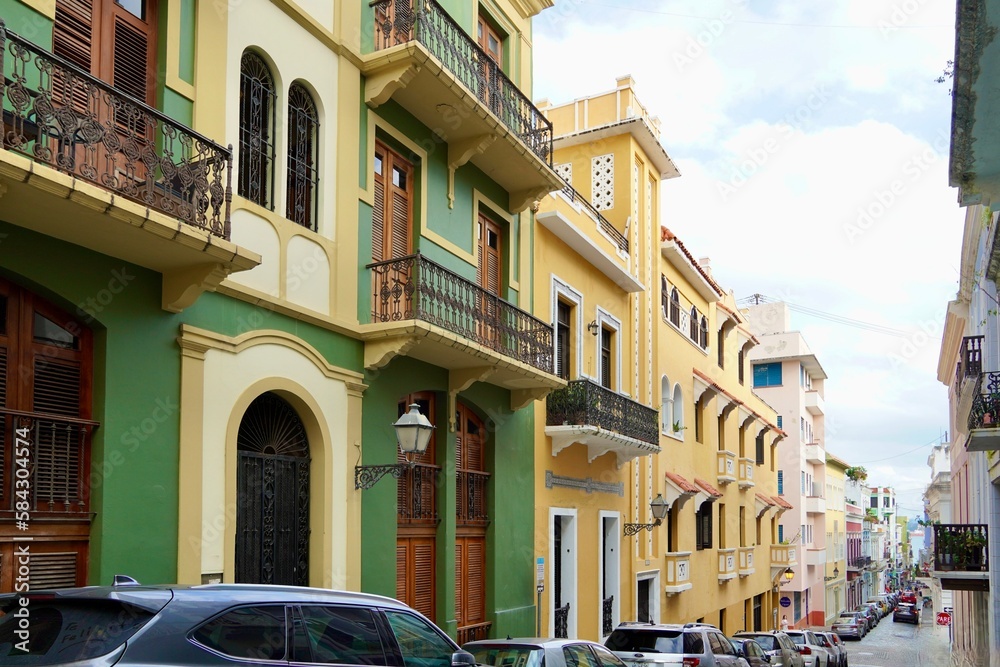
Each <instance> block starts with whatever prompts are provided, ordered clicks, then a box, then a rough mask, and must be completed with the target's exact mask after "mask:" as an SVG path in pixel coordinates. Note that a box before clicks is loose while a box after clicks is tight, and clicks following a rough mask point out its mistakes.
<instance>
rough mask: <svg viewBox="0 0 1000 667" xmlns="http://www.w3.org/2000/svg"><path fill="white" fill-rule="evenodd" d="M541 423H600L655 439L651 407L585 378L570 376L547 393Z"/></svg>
mask: <svg viewBox="0 0 1000 667" xmlns="http://www.w3.org/2000/svg"><path fill="white" fill-rule="evenodd" d="M545 423H546V424H547V425H549V426H559V425H560V424H574V425H580V426H582V425H594V426H600V427H601V428H603V429H607V430H608V431H612V432H614V433H618V434H620V435H625V436H628V437H630V438H635V439H636V440H640V441H642V442H646V443H649V444H652V445H655V444H658V443H659V416H658V412H657V411H656V410H655V409H653V408H650V407H647V406H645V405H643V404H642V403H639V402H637V401H633V400H632V399H631V398H628V397H627V396H622V395H621V394H619V393H617V392H614V391H611V390H610V389H606V388H605V387H602V386H601V385H599V384H597V383H596V382H593V381H591V380H587V379H581V380H572V381H570V383H569V384H568V385H567V386H566V387H564V388H562V389H558V390H556V391H553V392H552V393H550V394H549V395H548V397H547V399H546V420H545Z"/></svg>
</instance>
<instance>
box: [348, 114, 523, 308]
mask: <svg viewBox="0 0 1000 667" xmlns="http://www.w3.org/2000/svg"><path fill="white" fill-rule="evenodd" d="M375 113H376V114H378V116H379V117H381V118H382V119H383V120H385V121H386V122H387V123H388V124H390V125H391V126H392V127H393V128H395V129H396V130H398V131H400V132H402V133H403V134H405V135H406V137H407V138H409V139H410V140H411V141H413V142H415V143H416V144H417V145H418V146H420V147H421V148H422V149H423V150H424V151H426V153H427V160H426V163H422V162H421V159H420V156H419V155H415V154H413V151H412V150H410V149H407V148H406V147H405V146H403V145H402V144H399V143H397V142H396V141H394V140H393V139H392V138H391V137H389V136H386V135H382V134H379V135H377V136H378V138H379V139H381V140H382V141H384V142H385V143H386V144H387V145H389V146H390V148H393V149H394V150H397V151H399V152H400V154H401V155H402V156H403V157H404V158H406V159H408V160H410V161H412V162H413V163H414V166H415V167H416V169H417V172H418V173H417V174H416V175H415V178H414V180H415V182H416V183H418V184H419V183H420V182H421V175H422V174H424V173H426V176H427V192H426V193H422V192H420V191H419V189H418V190H417V191H416V200H415V202H414V209H413V210H414V230H415V231H416V230H418V229H419V225H420V220H419V214H420V210H421V207H420V204H421V197H424V196H426V199H427V228H428V229H429V230H430V231H432V232H434V233H435V234H437V235H438V236H440V237H442V238H446V239H448V241H450V242H451V243H454V244H455V245H457V246H458V247H459V248H461V249H462V250H464V251H465V252H468V253H470V254H471V255H473V256H475V254H476V239H475V233H476V229H475V224H474V222H473V221H474V220H475V216H476V212H475V200H474V199H473V191H474V190H478V191H479V192H480V193H481V194H482V195H483V196H485V197H486V198H488V199H489V200H490V201H493V202H496V203H497V204H498V206H500V207H502V206H505V205H506V204H507V201H508V199H509V193H508V192H507V191H506V190H504V189H503V188H502V187H501V186H500V185H498V184H497V183H496V181H493V180H492V179H490V178H489V177H487V176H486V174H484V173H483V172H482V171H481V170H480V169H479V168H478V167H476V166H475V165H473V164H472V163H471V162H470V163H467V164H465V165H464V166H462V167H460V168H459V169H458V170H457V171H456V172H455V202H454V207H453V208H449V200H448V163H447V160H448V145H447V144H446V143H445V142H443V141H442V140H441V139H440V137H438V136H437V135H436V134H435V133H434V132H432V131H431V130H430V129H429V128H428V127H427V126H426V125H424V124H422V123H421V122H419V121H418V120H417V119H415V118H414V117H413V116H412V115H411V114H410V113H408V112H407V111H406V110H405V109H403V108H402V107H401V106H399V105H398V104H397V103H396V102H394V101H389V102H387V103H385V104H383V105H382V106H380V107H379V108H378V109H377V110H376V111H375ZM366 127H367V124H366V123H363V124H362V128H363V129H364V128H366ZM368 129H369V131H370V128H368ZM364 143H365V142H362V145H364ZM363 163H364V165H365V166H364V169H365V170H367V169H371V168H372V158H371V156H367V155H365V156H363ZM365 174H366V175H367V171H366V172H365ZM487 212H488V213H490V214H491V218H492V219H493V220H494V221H495V222H498V223H500V225H501V226H502V228H503V229H504V231H505V235H504V240H503V249H502V250H503V256H504V291H503V292H502V294H501V296H503V298H505V299H507V300H508V301H511V302H513V303H516V302H517V300H518V298H517V292H516V291H515V290H512V289H510V281H511V280H514V281H519V280H520V273H521V271H520V267H519V266H518V265H517V264H516V262H515V265H514V275H510V267H511V262H510V253H511V251H514V253H515V259H516V258H517V252H516V242H517V239H518V238H519V235H520V233H521V229H520V226H519V218H518V216H514V215H511V214H510V213H509V212H508V211H506V210H504V209H493V208H490V209H488V210H487ZM359 215H360V218H359V224H358V238H359V243H358V267H359V276H358V317H359V319H360V320H361V321H362V322H367V321H368V318H369V315H368V314H369V313H370V312H371V294H370V289H369V285H370V282H371V281H370V279H369V278H368V270H367V269H365V268H364V267H365V266H366V265H367V264H370V263H371V234H372V228H371V222H372V212H371V207H370V206H368V205H367V204H365V203H364V202H362V203H361V205H360V207H359ZM414 244H415V248H414V249H415V250H419V251H420V253H421V254H422V255H424V256H425V257H427V258H429V259H431V260H433V261H435V262H437V263H438V264H441V265H443V266H445V267H447V268H448V269H450V270H452V271H454V272H455V273H457V274H458V275H460V276H462V277H463V278H465V279H466V280H469V281H472V282H475V280H476V266H475V265H474V264H472V263H471V262H468V261H466V260H465V259H464V258H460V257H457V256H455V255H453V254H452V253H451V251H450V250H448V249H446V248H443V247H442V246H440V245H438V244H437V243H435V242H434V241H433V240H432V239H430V238H427V237H417V236H414Z"/></svg>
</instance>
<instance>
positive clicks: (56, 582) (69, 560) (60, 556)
mask: <svg viewBox="0 0 1000 667" xmlns="http://www.w3.org/2000/svg"><path fill="white" fill-rule="evenodd" d="M76 561H77V554H76V552H72V551H71V552H66V553H47V554H40V553H32V554H31V573H30V574H29V575H28V586H29V588H31V589H32V590H35V589H38V590H43V589H47V588H72V587H74V586H76V570H77V562H76Z"/></svg>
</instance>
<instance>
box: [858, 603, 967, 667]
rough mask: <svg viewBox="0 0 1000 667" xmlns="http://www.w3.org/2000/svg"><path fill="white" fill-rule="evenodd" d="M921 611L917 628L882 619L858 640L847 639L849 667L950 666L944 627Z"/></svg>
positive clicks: (931, 616)
mask: <svg viewBox="0 0 1000 667" xmlns="http://www.w3.org/2000/svg"><path fill="white" fill-rule="evenodd" d="M934 617H935V615H934V614H933V613H930V610H928V611H927V612H925V613H924V614H923V615H922V617H921V619H920V624H919V625H913V624H911V623H893V622H892V616H891V615H890V616H886V617H885V618H884V619H882V622H881V623H879V624H878V626H876V627H875V629H874V630H872V631H871V632H870V633H868V636H866V637H865V638H864V639H863V640H861V641H854V640H848V641H847V651H848V662H849V666H850V667H904V666H905V667H911V666H913V665H921V666H924V665H926V666H927V667H947V666H948V665H950V664H951V651H950V649H949V646H948V628H947V627H946V626H942V625H936V624H935V623H934Z"/></svg>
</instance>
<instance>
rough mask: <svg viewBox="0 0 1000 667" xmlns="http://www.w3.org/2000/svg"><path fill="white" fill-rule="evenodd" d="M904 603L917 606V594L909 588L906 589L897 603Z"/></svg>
mask: <svg viewBox="0 0 1000 667" xmlns="http://www.w3.org/2000/svg"><path fill="white" fill-rule="evenodd" d="M904 602H908V603H910V604H917V594H916V593H915V592H914V591H913V590H911V589H909V588H908V589H906V590H905V591H903V592H902V593H901V594H900V595H899V603H900V604H902V603H904Z"/></svg>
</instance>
